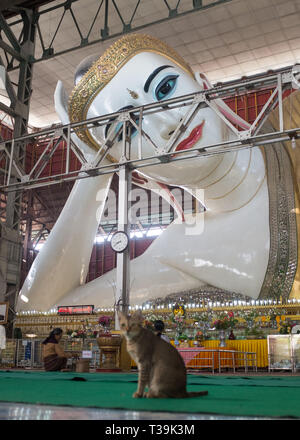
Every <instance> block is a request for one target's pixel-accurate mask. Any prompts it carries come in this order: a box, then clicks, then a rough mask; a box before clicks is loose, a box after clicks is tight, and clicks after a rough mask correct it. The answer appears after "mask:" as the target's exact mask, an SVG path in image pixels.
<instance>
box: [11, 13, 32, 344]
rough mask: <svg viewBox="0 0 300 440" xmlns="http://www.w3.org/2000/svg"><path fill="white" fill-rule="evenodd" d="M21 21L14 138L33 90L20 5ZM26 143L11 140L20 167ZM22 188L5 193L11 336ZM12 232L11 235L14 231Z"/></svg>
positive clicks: (28, 32) (27, 19)
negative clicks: (8, 240) (8, 243)
mask: <svg viewBox="0 0 300 440" xmlns="http://www.w3.org/2000/svg"><path fill="white" fill-rule="evenodd" d="M20 13H21V16H22V21H23V37H22V41H21V43H20V64H19V79H18V90H17V93H16V101H15V102H14V103H13V104H14V105H13V111H14V113H15V115H14V119H15V121H14V122H15V123H14V134H13V135H14V138H16V137H19V136H22V135H23V134H26V133H27V127H28V117H29V105H30V98H31V94H32V89H31V84H32V67H33V63H32V60H33V59H34V48H35V36H36V24H35V19H34V10H31V9H25V8H24V9H22V10H21V11H20ZM25 154H26V144H25V143H22V142H18V143H15V144H14V160H15V161H16V163H17V164H18V166H20V167H21V168H22V167H23V168H24V166H25ZM13 181H18V177H17V175H16V173H15V171H14V170H13V173H12V176H11V182H13ZM22 214H23V212H22V191H15V192H13V191H11V192H9V193H8V195H7V205H6V224H5V227H6V229H7V231H9V233H10V235H11V236H14V237H15V239H14V241H15V242H13V243H11V244H10V247H9V248H8V252H7V259H8V261H9V260H11V255H12V252H13V250H14V249H15V248H16V246H19V250H18V252H17V253H16V252H14V254H13V255H14V258H13V269H14V270H13V272H14V274H15V277H14V278H13V277H12V276H11V274H10V272H9V270H10V269H9V268H10V267H11V265H7V268H8V269H7V273H6V274H4V278H5V280H6V288H4V289H5V292H4V296H5V297H6V300H7V301H9V315H8V321H9V322H8V326H7V336H8V337H12V332H13V322H14V318H15V312H14V310H15V305H16V300H17V297H18V292H19V289H20V282H21V279H20V278H21V263H22V249H21V233H20V221H21V217H22ZM13 234H14V235H13Z"/></svg>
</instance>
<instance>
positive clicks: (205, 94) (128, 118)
mask: <svg viewBox="0 0 300 440" xmlns="http://www.w3.org/2000/svg"><path fill="white" fill-rule="evenodd" d="M299 77H300V65H298V64H297V65H295V66H291V67H286V68H283V69H279V70H277V71H272V72H269V73H265V74H259V75H255V76H253V77H248V78H246V79H242V80H237V81H231V82H230V83H224V84H222V85H220V86H218V87H213V88H210V89H206V90H203V91H201V92H196V93H192V94H189V95H185V96H181V97H177V98H173V99H169V100H164V101H159V102H156V103H152V104H148V105H145V106H140V107H134V108H132V109H130V110H126V111H119V112H116V113H112V114H107V115H103V116H100V117H95V118H91V119H88V120H85V121H81V122H77V123H73V124H68V125H61V126H58V127H56V128H54V129H47V130H41V131H40V132H36V133H32V134H26V135H23V136H19V137H15V138H14V139H12V140H7V141H4V142H1V143H0V152H1V154H2V158H3V160H5V167H3V168H2V171H1V174H0V176H1V180H2V181H1V185H0V190H1V191H5V192H7V193H10V192H11V191H17V190H20V191H22V190H25V189H26V188H37V187H42V186H46V185H47V186H49V185H53V184H57V183H61V182H67V181H73V180H76V179H83V178H88V177H93V176H96V175H100V174H111V173H115V172H120V170H121V169H122V168H123V167H124V166H125V167H128V169H130V170H134V169H140V168H143V167H147V166H150V165H158V166H159V165H160V164H165V163H172V162H176V161H178V160H186V159H191V158H194V159H200V158H201V157H207V156H211V155H216V154H222V153H226V152H229V151H236V150H240V149H248V148H253V147H256V146H265V147H267V146H268V145H270V144H272V143H274V142H283V141H292V142H293V141H295V140H296V139H298V138H299V136H300V127H293V128H292V129H288V130H287V129H285V127H284V122H283V121H284V114H283V112H284V108H283V103H282V94H283V93H284V92H286V91H288V90H291V89H298V88H299V86H300V82H299ZM266 88H269V89H272V92H271V93H270V97H269V99H268V101H267V102H266V103H265V105H264V106H263V108H262V110H261V111H260V113H259V114H258V115H257V117H256V119H255V121H254V122H253V123H252V124H251V125H250V126H249V128H248V125H247V124H248V123H245V124H243V123H240V125H241V127H242V128H241V127H239V128H238V127H236V126H235V125H234V124H233V123H231V122H230V121H229V120H228V118H227V117H226V116H225V115H224V114H223V113H222V111H221V110H220V108H219V107H218V106H217V105H216V102H217V101H216V100H218V99H220V98H221V99H224V98H226V97H230V96H234V95H237V94H241V93H245V92H247V91H249V90H251V91H253V90H263V89H266ZM205 107H209V108H210V109H211V110H212V111H214V112H215V113H216V114H217V115H218V116H219V117H220V118H221V119H222V120H223V121H224V123H225V124H226V125H227V126H228V127H229V129H230V130H231V131H232V132H233V133H234V134H235V139H233V140H229V141H225V142H219V143H215V144H211V145H206V146H202V147H201V148H199V147H194V148H190V149H188V150H180V151H176V154H174V148H175V145H176V144H178V142H179V141H180V139H181V138H182V136H184V133H185V132H186V131H187V130H189V127H190V126H191V124H192V121H193V119H194V117H195V116H196V115H197V113H198V112H199V111H201V109H203V108H205ZM176 108H186V109H187V110H186V114H185V116H184V118H183V119H182V120H181V121H180V123H179V124H178V126H177V128H176V129H175V130H174V132H173V134H172V135H171V137H170V139H169V140H168V141H167V142H166V144H165V145H164V147H163V148H159V147H158V146H156V145H155V142H154V140H153V139H151V135H150V134H148V133H147V132H146V131H145V130H144V126H143V121H144V119H145V118H146V117H147V115H151V114H157V113H160V112H168V111H171V110H174V109H176ZM275 108H277V109H278V112H279V130H278V131H270V130H267V131H266V130H264V132H263V133H262V127H263V125H264V122H265V121H266V119H267V118H268V115H269V114H270V112H271V111H273V110H274V109H275ZM107 124H111V125H112V126H115V127H116V126H117V125H118V124H120V125H119V128H118V129H116V130H111V131H110V134H109V135H108V137H107V139H106V140H105V143H104V144H103V145H102V146H101V148H99V151H98V152H96V153H95V156H94V158H93V160H91V161H89V162H88V161H87V159H86V158H85V157H84V155H83V153H82V152H81V150H80V148H79V147H78V145H76V141H75V140H74V136H73V135H74V134H76V131H77V130H78V129H80V127H83V126H84V127H85V128H87V129H91V128H93V127H95V126H97V127H100V126H106V125H107ZM246 126H247V128H246V129H245V127H246ZM131 128H134V129H136V130H137V136H138V146H139V147H138V157H132V156H133V155H132V149H131V142H130V136H128V135H124V136H123V151H126V155H123V156H122V157H121V158H120V160H119V162H118V161H116V162H111V163H109V164H107V163H105V159H106V158H107V156H108V154H109V153H110V150H111V148H112V147H113V146H114V145H115V143H116V141H117V138H118V136H119V134H120V133H121V132H123V133H124V134H126V133H129V131H130V129H131ZM38 141H40V142H43V145H44V148H43V151H42V153H41V155H40V156H39V157H38V158H36V160H35V161H33V162H32V164H31V166H30V169H27V171H26V172H25V171H24V168H23V166H22V163H20V159H19V158H18V156H16V149H15V146H16V145H23V148H24V149H25V148H26V145H27V144H32V143H34V142H38ZM61 141H65V143H66V166H65V169H64V171H63V172H61V173H58V174H55V175H53V176H47V177H41V174H42V171H43V170H44V169H45V167H46V165H47V163H48V162H49V161H50V159H51V157H52V156H53V154H54V153H55V151H56V149H57V148H58V145H59V143H60V142H61ZM142 141H143V142H145V143H147V145H150V146H151V147H152V149H153V154H152V155H149V154H147V153H146V152H145V151H144V149H143V142H142ZM125 144H126V145H125ZM71 154H75V156H76V157H77V159H78V160H79V162H80V163H81V169H80V170H76V171H70V169H69V165H70V158H71Z"/></svg>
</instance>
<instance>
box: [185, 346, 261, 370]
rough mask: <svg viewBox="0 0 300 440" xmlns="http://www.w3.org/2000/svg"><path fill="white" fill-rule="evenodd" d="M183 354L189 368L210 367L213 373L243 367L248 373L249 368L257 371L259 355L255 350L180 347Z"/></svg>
mask: <svg viewBox="0 0 300 440" xmlns="http://www.w3.org/2000/svg"><path fill="white" fill-rule="evenodd" d="M178 352H179V353H180V355H181V356H182V358H183V360H184V363H185V366H186V368H187V370H200V369H210V370H212V373H214V372H215V370H218V371H219V373H221V372H222V369H232V370H233V372H234V373H235V372H236V369H238V368H243V369H244V371H245V372H246V373H247V372H248V370H249V368H252V369H253V371H256V372H257V356H256V353H255V352H245V351H236V350H220V349H202V348H201V349H195V348H185V349H180V348H179V349H178Z"/></svg>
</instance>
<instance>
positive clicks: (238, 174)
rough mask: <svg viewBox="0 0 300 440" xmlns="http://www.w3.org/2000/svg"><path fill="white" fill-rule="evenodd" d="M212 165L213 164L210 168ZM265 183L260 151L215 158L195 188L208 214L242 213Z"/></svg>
mask: <svg viewBox="0 0 300 440" xmlns="http://www.w3.org/2000/svg"><path fill="white" fill-rule="evenodd" d="M211 165H212V164H211ZM264 180H265V163H264V158H263V155H262V152H261V151H260V149H259V148H256V147H255V148H252V149H248V150H239V151H236V152H229V153H226V154H222V155H216V156H215V163H214V165H213V166H211V168H210V172H209V173H207V175H206V176H204V177H201V178H200V179H199V181H198V182H197V185H196V188H195V187H194V188H192V187H190V186H188V187H186V189H187V190H188V191H189V192H192V191H193V193H194V191H195V189H201V190H202V191H200V192H198V196H199V194H200V197H198V198H199V200H200V199H201V200H200V201H201V203H203V204H204V206H205V208H206V209H207V211H212V212H231V211H235V210H238V209H241V208H242V207H243V206H245V205H247V204H248V203H250V202H251V201H252V200H253V199H254V198H255V196H256V195H258V193H259V191H260V189H261V188H262V186H263V184H264Z"/></svg>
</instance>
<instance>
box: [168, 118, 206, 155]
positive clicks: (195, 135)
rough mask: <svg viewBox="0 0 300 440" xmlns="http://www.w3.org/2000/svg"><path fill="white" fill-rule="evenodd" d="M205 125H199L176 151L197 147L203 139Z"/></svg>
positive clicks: (202, 123)
mask: <svg viewBox="0 0 300 440" xmlns="http://www.w3.org/2000/svg"><path fill="white" fill-rule="evenodd" d="M204 123H205V121H203V122H201V124H200V125H197V127H195V128H194V129H193V130H192V132H191V134H190V135H189V136H188V137H187V138H186V139H183V141H181V142H180V143H179V144H178V145H177V147H176V149H175V151H181V150H188V149H189V148H191V147H192V146H193V145H195V144H196V142H198V141H199V139H201V137H202V131H203V126H204Z"/></svg>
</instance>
